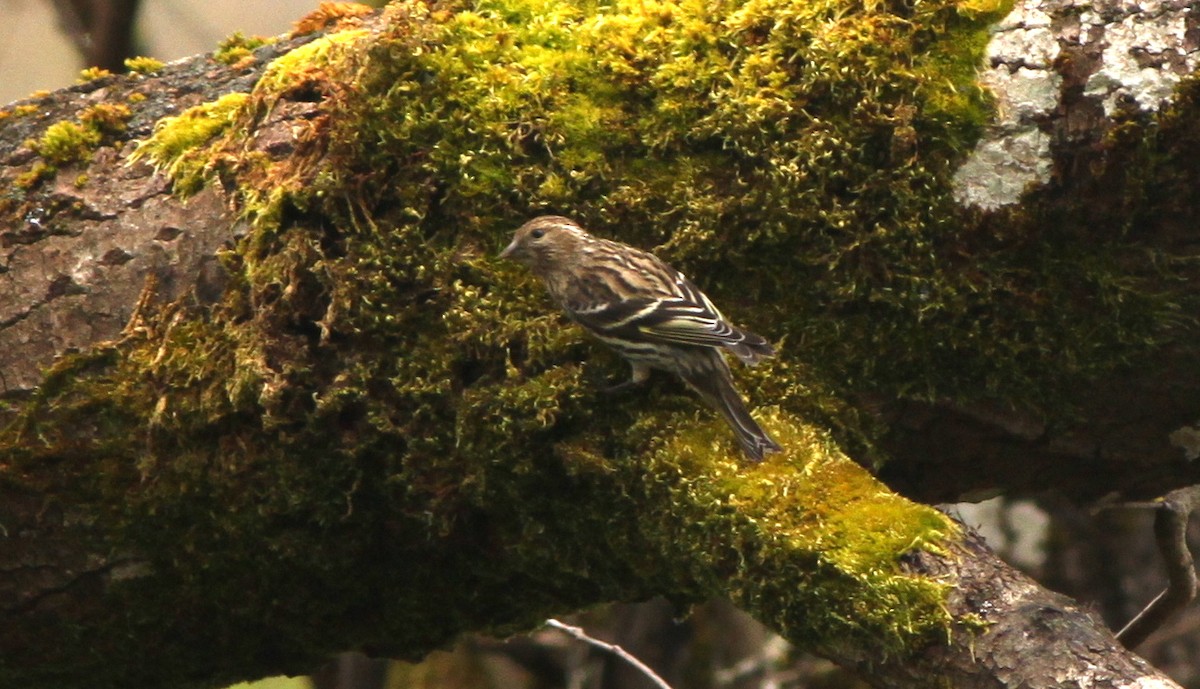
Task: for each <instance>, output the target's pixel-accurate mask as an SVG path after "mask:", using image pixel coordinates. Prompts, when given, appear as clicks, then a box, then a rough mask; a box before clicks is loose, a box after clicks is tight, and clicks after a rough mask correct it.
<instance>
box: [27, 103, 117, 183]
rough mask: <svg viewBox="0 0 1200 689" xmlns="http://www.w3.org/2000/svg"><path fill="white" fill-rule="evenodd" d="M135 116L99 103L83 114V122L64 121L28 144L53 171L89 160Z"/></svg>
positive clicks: (113, 106) (81, 114) (80, 120)
mask: <svg viewBox="0 0 1200 689" xmlns="http://www.w3.org/2000/svg"><path fill="white" fill-rule="evenodd" d="M131 115H132V113H131V111H130V110H129V108H128V107H126V106H124V105H120V104H109V103H97V104H96V105H93V106H90V107H88V108H87V109H85V110H83V112H81V113H80V114H79V121H77V122H74V121H71V120H63V121H61V122H55V123H54V124H52V125H50V126H49V127H47V128H46V131H45V132H43V133H42V136H41V137H40V138H38V139H31V140H29V141H27V142H25V145H26V146H27V147H28V148H29V149H31V150H32V151H33V152H34V153H37V154H38V155H39V156H41V157H42V158H43V159H44V160H45V162H46V165H47V166H48V167H49V168H58V167H62V166H64V165H70V164H71V163H77V162H82V161H86V160H88V159H89V158H90V157H91V154H92V151H93V150H95V149H96V148H97V147H98V146H100V145H101V144H102V143H103V142H104V141H105V140H106V139H110V138H111V137H113V136H115V135H117V134H120V133H121V132H123V131H125V123H126V122H127V121H128V119H129V118H130V116H131Z"/></svg>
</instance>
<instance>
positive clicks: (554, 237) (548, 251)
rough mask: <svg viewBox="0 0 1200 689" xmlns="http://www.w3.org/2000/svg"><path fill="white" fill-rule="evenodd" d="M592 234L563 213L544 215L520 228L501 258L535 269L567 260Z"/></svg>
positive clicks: (501, 253) (501, 254) (502, 252)
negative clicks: (562, 214)
mask: <svg viewBox="0 0 1200 689" xmlns="http://www.w3.org/2000/svg"><path fill="white" fill-rule="evenodd" d="M588 239H590V235H588V233H587V232H585V231H584V230H583V228H581V227H580V226H579V224H578V223H576V222H575V221H574V220H571V219H570V218H564V217H562V216H561V215H543V216H540V217H537V218H534V219H533V220H530V221H529V222H527V223H525V224H524V225H521V226H520V227H519V228H517V231H516V232H515V233H514V234H513V239H512V241H511V242H509V245H508V246H507V247H505V249H504V251H501V252H500V258H507V259H511V260H513V261H516V262H518V263H522V264H524V265H527V266H529V267H530V268H533V269H534V270H535V271H538V270H539V269H546V268H549V267H551V266H554V265H558V264H561V263H562V262H563V261H568V260H569V259H570V258H571V256H573V255H574V254H575V253H576V252H577V251H578V250H579V248H580V247H581V246H582V245H583V244H584V243H586V242H587V241H588Z"/></svg>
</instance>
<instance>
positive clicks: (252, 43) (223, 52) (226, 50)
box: [212, 31, 273, 65]
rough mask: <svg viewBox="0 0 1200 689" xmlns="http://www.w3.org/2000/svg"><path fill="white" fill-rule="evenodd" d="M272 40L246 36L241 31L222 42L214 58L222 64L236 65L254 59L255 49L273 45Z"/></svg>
mask: <svg viewBox="0 0 1200 689" xmlns="http://www.w3.org/2000/svg"><path fill="white" fill-rule="evenodd" d="M272 40H273V39H270V38H265V37H263V36H246V35H245V34H243V33H242V32H241V31H235V32H234V33H232V34H230V36H229V37H228V38H226V39H225V40H223V41H221V43H220V45H218V46H217V49H216V50H215V51H213V55H212V57H213V59H214V60H216V61H217V62H220V63H222V64H226V65H236V64H238V63H239V62H242V61H243V60H249V59H252V58H253V57H254V51H255V49H257V48H261V47H262V46H264V45H267V44H268V43H271V41H272Z"/></svg>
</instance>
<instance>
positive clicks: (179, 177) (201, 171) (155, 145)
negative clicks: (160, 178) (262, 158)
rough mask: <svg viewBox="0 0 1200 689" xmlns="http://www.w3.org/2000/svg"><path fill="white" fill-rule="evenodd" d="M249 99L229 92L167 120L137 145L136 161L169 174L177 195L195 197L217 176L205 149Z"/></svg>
mask: <svg viewBox="0 0 1200 689" xmlns="http://www.w3.org/2000/svg"><path fill="white" fill-rule="evenodd" d="M248 98H249V96H248V95H247V94H245V93H229V94H226V95H224V96H221V97H220V98H219V99H217V100H215V101H213V102H211V103H203V104H201V105H197V106H194V107H191V108H188V109H187V110H185V111H184V112H183V113H181V114H179V115H178V116H175V117H168V118H164V119H163V120H162V121H160V122H159V123H158V124H157V125H156V126H155V128H154V134H153V135H151V137H150V138H148V139H146V140H144V141H141V142H139V143H138V148H137V151H136V152H135V153H134V159H135V160H137V159H143V158H144V159H146V160H148V161H149V162H151V163H153V164H154V165H155V166H157V167H159V168H161V169H162V170H164V171H165V172H166V173H167V174H169V175H170V176H171V178H172V180H173V181H174V183H175V190H176V192H177V193H179V194H182V195H184V196H187V195H190V194H193V193H195V192H197V191H199V190H200V188H201V187H203V186H204V182H205V180H206V179H208V178H209V176H211V175H212V174H214V173H215V161H212V160H210V159H209V158H208V157H207V156H206V155H205V153H206V150H207V149H206V148H205V146H206V145H207V144H209V143H210V142H211V141H212V140H213V139H214V138H215V137H217V136H218V135H219V134H222V133H223V132H225V131H226V130H227V129H228V128H229V127H230V126H232V125H233V124H234V123H235V122H236V121H237V118H238V116H239V115H240V114H241V112H242V108H243V107H244V106H245V105H246V102H247V100H248Z"/></svg>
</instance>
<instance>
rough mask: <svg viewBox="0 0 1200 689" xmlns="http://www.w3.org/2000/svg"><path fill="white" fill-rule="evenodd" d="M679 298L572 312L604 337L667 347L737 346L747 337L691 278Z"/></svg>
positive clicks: (626, 301)
mask: <svg viewBox="0 0 1200 689" xmlns="http://www.w3.org/2000/svg"><path fill="white" fill-rule="evenodd" d="M680 279H681V280H682V283H681V284H679V285H678V286H679V287H680V290H679V296H655V297H633V298H628V299H619V300H614V301H607V302H597V303H592V304H587V305H576V306H574V308H570V309H569V310H570V311H571V315H572V317H573V318H574V319H575V320H576V321H578V322H579V323H580V324H581V325H583V326H584V327H586V328H589V329H591V330H594V331H597V332H598V333H600V334H603V335H609V336H615V337H625V338H634V339H640V340H646V341H650V342H662V343H665V344H690V345H700V346H706V347H723V346H736V345H738V344H740V343H742V342H743V341H744V340H745V338H746V335H745V334H744V333H742V332H741V331H740V330H738V329H736V328H734V327H733V326H731V325H730V324H729V323H728V322H726V321H725V319H724V317H722V316H721V313H720V312H719V311H717V309H716V307H715V306H713V305H712V302H710V301H709V300H708V298H707V297H705V296H704V294H703V293H702V292H700V290H699V289H697V288H696V287H695V285H692V284H691V282H690V281H688V280H687V278H684V277H683V276H680Z"/></svg>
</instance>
